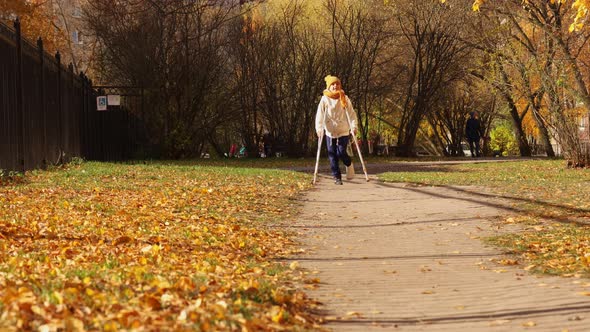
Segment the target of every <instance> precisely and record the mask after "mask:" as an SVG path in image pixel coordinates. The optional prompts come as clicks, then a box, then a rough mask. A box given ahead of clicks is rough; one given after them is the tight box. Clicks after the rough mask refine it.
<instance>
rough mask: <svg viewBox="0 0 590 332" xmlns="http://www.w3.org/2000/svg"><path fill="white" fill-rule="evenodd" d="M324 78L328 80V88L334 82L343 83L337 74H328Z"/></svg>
mask: <svg viewBox="0 0 590 332" xmlns="http://www.w3.org/2000/svg"><path fill="white" fill-rule="evenodd" d="M324 80H325V81H326V89H328V88H329V87H330V85H332V84H334V83H335V82H338V83H340V85H342V82H340V79H339V78H338V77H336V76H332V75H328V76H326V77H325V78H324Z"/></svg>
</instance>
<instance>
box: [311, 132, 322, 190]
mask: <svg viewBox="0 0 590 332" xmlns="http://www.w3.org/2000/svg"><path fill="white" fill-rule="evenodd" d="M323 139H324V135H322V136H320V137H318V153H317V155H316V157H315V171H314V172H313V184H315V181H316V179H317V176H318V167H319V165H320V152H321V151H322V141H323Z"/></svg>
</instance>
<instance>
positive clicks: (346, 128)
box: [315, 75, 357, 184]
mask: <svg viewBox="0 0 590 332" xmlns="http://www.w3.org/2000/svg"><path fill="white" fill-rule="evenodd" d="M324 80H325V81H326V90H324V95H323V96H322V99H321V100H320V103H319V105H318V110H317V113H316V117H315V130H316V133H317V135H318V137H321V136H322V135H324V132H325V135H326V143H327V147H328V158H329V159H330V168H331V170H332V176H333V177H334V183H336V184H342V174H341V172H340V165H339V161H340V160H342V163H343V164H344V166H346V178H347V179H348V180H350V179H351V178H352V177H353V176H354V168H353V167H354V166H353V165H352V160H351V159H350V156H349V155H348V154H347V153H346V147H347V146H348V143H349V135H351V134H352V137H353V139H355V138H356V135H355V134H356V130H357V118H356V112H355V111H354V109H353V108H352V102H351V101H350V98H348V96H347V95H346V94H345V93H344V91H343V90H342V84H341V82H340V79H338V77H336V76H332V75H328V76H326V77H325V78H324ZM349 121H350V122H349Z"/></svg>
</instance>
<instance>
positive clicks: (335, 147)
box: [326, 136, 352, 179]
mask: <svg viewBox="0 0 590 332" xmlns="http://www.w3.org/2000/svg"><path fill="white" fill-rule="evenodd" d="M348 140H349V139H348V136H342V137H338V138H332V137H329V136H326V144H327V145H328V158H329V159H330V168H331V169H332V175H333V176H334V178H335V179H342V173H341V172H340V166H339V165H338V162H339V161H340V160H342V163H343V164H344V166H350V164H351V163H352V160H350V156H349V155H348V153H346V147H347V146H348Z"/></svg>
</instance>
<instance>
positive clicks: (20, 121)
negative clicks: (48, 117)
mask: <svg viewBox="0 0 590 332" xmlns="http://www.w3.org/2000/svg"><path fill="white" fill-rule="evenodd" d="M14 29H15V31H16V112H17V116H16V119H17V127H18V128H20V133H19V135H18V150H17V156H18V158H17V160H18V163H19V165H18V167H20V171H23V172H24V171H25V170H26V167H25V114H24V113H25V108H24V103H23V102H24V97H23V92H24V91H23V90H24V87H23V48H22V46H23V44H22V34H21V29H20V20H19V18H18V17H17V18H16V20H15V21H14ZM17 132H18V130H17Z"/></svg>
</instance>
